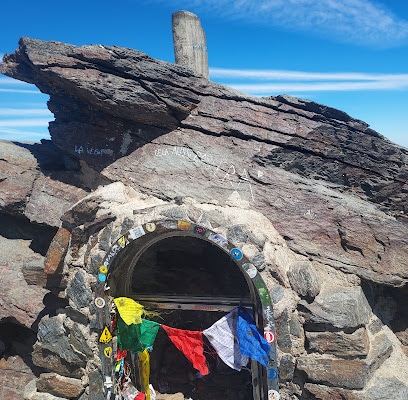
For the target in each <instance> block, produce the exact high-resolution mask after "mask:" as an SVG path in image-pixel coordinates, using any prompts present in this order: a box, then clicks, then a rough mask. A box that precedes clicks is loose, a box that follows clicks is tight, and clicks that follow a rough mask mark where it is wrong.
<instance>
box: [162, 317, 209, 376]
mask: <svg viewBox="0 0 408 400" xmlns="http://www.w3.org/2000/svg"><path fill="white" fill-rule="evenodd" d="M162 328H163V329H164V330H165V331H166V333H167V335H168V336H169V339H170V340H171V341H172V342H173V344H174V345H175V346H176V347H177V348H178V349H179V350H180V351H181V352H182V353H183V354H184V355H185V357H186V358H187V360H189V361H190V362H191V363H192V364H193V367H194V368H195V369H196V370H198V371H199V372H200V374H201V375H203V376H204V375H208V373H209V371H208V366H207V363H206V361H207V360H206V359H205V356H204V342H203V333H202V332H199V331H187V330H184V329H176V328H170V327H169V326H166V325H162Z"/></svg>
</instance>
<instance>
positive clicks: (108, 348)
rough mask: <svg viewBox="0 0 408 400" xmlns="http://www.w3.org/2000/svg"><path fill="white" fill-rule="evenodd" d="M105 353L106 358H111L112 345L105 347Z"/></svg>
mask: <svg viewBox="0 0 408 400" xmlns="http://www.w3.org/2000/svg"><path fill="white" fill-rule="evenodd" d="M103 354H104V355H105V357H106V358H111V355H112V347H110V346H109V347H105V348H104V349H103Z"/></svg>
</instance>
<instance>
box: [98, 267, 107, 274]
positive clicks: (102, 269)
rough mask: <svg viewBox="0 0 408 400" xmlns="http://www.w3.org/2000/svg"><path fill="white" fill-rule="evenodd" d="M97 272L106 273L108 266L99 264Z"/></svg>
mask: <svg viewBox="0 0 408 400" xmlns="http://www.w3.org/2000/svg"><path fill="white" fill-rule="evenodd" d="M99 272H100V273H101V274H106V273H107V272H108V267H107V266H106V265H101V266H100V267H99Z"/></svg>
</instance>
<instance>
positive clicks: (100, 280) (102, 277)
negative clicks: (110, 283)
mask: <svg viewBox="0 0 408 400" xmlns="http://www.w3.org/2000/svg"><path fill="white" fill-rule="evenodd" d="M98 281H99V282H105V281H106V274H101V273H99V274H98Z"/></svg>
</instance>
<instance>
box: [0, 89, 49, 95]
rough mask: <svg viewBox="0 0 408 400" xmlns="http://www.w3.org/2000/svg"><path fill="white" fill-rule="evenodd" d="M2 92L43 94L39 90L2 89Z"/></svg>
mask: <svg viewBox="0 0 408 400" xmlns="http://www.w3.org/2000/svg"><path fill="white" fill-rule="evenodd" d="M0 92H5V93H30V94H41V92H40V91H39V90H25V89H3V88H0Z"/></svg>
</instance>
